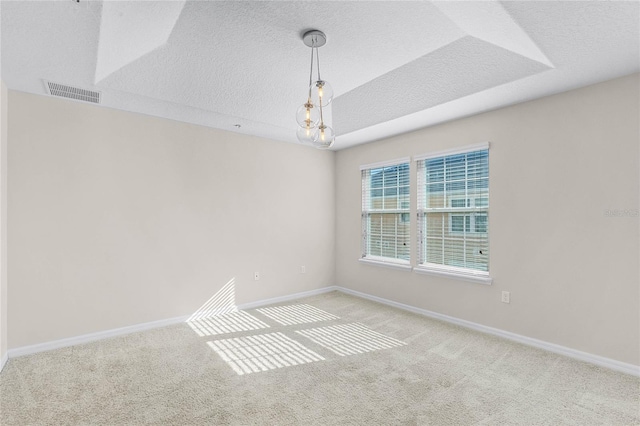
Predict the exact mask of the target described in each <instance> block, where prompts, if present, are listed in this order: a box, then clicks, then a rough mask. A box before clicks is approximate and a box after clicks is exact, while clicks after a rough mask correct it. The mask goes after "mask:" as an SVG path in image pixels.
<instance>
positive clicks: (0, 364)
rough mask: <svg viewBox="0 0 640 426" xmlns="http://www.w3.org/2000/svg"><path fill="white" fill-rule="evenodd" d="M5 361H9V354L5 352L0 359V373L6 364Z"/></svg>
mask: <svg viewBox="0 0 640 426" xmlns="http://www.w3.org/2000/svg"><path fill="white" fill-rule="evenodd" d="M7 361H9V353H8V352H5V354H4V355H3V356H2V358H0V373H1V372H2V369H3V368H4V366H5V365H6V364H7Z"/></svg>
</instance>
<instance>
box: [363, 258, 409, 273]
mask: <svg viewBox="0 0 640 426" xmlns="http://www.w3.org/2000/svg"><path fill="white" fill-rule="evenodd" d="M358 262H362V263H365V264H367V265H375V266H382V267H385V268H391V269H400V270H403V271H410V270H411V269H412V268H411V265H410V264H409V262H406V263H405V262H402V261H393V260H386V259H384V260H383V259H382V258H377V259H376V258H370V257H361V258H360V259H358Z"/></svg>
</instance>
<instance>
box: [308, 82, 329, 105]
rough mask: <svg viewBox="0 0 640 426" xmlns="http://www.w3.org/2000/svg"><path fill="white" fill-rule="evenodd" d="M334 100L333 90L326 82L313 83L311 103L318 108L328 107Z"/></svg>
mask: <svg viewBox="0 0 640 426" xmlns="http://www.w3.org/2000/svg"><path fill="white" fill-rule="evenodd" d="M332 100H333V88H332V87H331V85H330V84H329V83H328V82H327V81H324V80H318V81H315V82H313V83H311V102H312V103H313V105H315V106H316V107H319V106H323V107H325V106H327V105H329V104H330V103H331V101H332Z"/></svg>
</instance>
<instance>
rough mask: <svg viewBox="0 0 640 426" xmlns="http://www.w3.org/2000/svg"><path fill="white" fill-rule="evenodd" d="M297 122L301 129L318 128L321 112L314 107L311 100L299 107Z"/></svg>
mask: <svg viewBox="0 0 640 426" xmlns="http://www.w3.org/2000/svg"><path fill="white" fill-rule="evenodd" d="M296 121H297V122H298V126H300V127H309V128H311V129H315V128H316V126H317V125H318V123H319V122H320V110H319V109H318V108H316V107H315V106H314V105H313V102H311V99H308V100H307V102H305V103H304V104H302V105H300V106H299V107H298V111H297V112H296Z"/></svg>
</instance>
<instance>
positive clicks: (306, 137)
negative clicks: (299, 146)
mask: <svg viewBox="0 0 640 426" xmlns="http://www.w3.org/2000/svg"><path fill="white" fill-rule="evenodd" d="M316 130H317V129H315V128H313V127H310V126H304V127H298V131H297V132H296V136H297V137H298V140H299V141H300V142H302V143H309V144H313V143H314V142H315V140H316V137H317V132H316Z"/></svg>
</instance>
